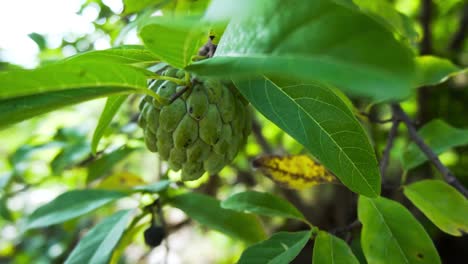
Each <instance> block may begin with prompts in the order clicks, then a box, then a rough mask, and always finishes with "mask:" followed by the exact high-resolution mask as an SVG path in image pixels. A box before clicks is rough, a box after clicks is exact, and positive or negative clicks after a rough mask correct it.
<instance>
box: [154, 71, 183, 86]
mask: <svg viewBox="0 0 468 264" xmlns="http://www.w3.org/2000/svg"><path fill="white" fill-rule="evenodd" d="M149 77H150V78H151V79H155V80H165V81H170V82H173V83H176V84H177V85H180V86H186V85H187V81H186V80H181V79H177V78H174V77H169V76H163V75H159V74H156V73H153V74H151V75H150V76H149Z"/></svg>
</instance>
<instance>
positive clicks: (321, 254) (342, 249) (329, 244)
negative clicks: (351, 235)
mask: <svg viewBox="0 0 468 264" xmlns="http://www.w3.org/2000/svg"><path fill="white" fill-rule="evenodd" d="M312 263H314V264H321V263H329V264H359V261H358V260H357V259H356V257H355V256H354V254H353V252H352V251H351V249H350V248H349V246H348V245H347V244H346V242H344V241H343V240H341V239H339V238H337V237H335V236H333V235H331V234H329V233H327V232H324V231H320V232H319V233H318V236H317V237H316V238H315V244H314V256H313V258H312Z"/></svg>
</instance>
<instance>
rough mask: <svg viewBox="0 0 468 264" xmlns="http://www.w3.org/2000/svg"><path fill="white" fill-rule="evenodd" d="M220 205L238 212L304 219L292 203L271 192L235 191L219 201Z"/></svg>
mask: <svg viewBox="0 0 468 264" xmlns="http://www.w3.org/2000/svg"><path fill="white" fill-rule="evenodd" d="M221 207H223V208H225V209H230V210H234V211H239V212H247V213H254V214H259V215H266V216H279V217H288V218H295V219H299V220H305V218H304V215H302V213H301V212H300V211H299V210H297V208H296V207H294V205H292V204H291V203H289V202H288V201H287V200H284V199H283V198H280V197H278V196H275V195H273V194H271V193H261V192H255V191H246V192H241V193H236V194H234V195H232V196H231V197H229V198H227V199H226V200H224V201H223V202H221Z"/></svg>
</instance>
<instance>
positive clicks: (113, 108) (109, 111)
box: [91, 95, 128, 154]
mask: <svg viewBox="0 0 468 264" xmlns="http://www.w3.org/2000/svg"><path fill="white" fill-rule="evenodd" d="M127 97H128V95H118V96H110V97H109V98H107V101H106V105H105V106H104V110H102V113H101V116H100V117H99V121H98V124H97V126H96V129H95V130H94V134H93V141H92V143H91V149H92V151H93V154H96V152H97V148H98V145H99V141H100V140H101V138H102V136H103V135H104V132H105V131H106V129H107V127H109V124H110V123H111V122H112V119H113V118H114V116H115V115H116V114H117V111H119V108H120V106H121V105H122V104H123V102H124V101H125V100H126V99H127Z"/></svg>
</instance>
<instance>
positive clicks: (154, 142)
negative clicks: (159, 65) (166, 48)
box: [138, 68, 252, 181]
mask: <svg viewBox="0 0 468 264" xmlns="http://www.w3.org/2000/svg"><path fill="white" fill-rule="evenodd" d="M179 73H180V70H176V69H174V68H169V69H167V70H166V71H165V72H164V73H163V76H168V77H172V78H180V79H181V78H183V77H184V74H179ZM180 88H181V87H177V85H176V84H175V83H173V82H170V81H161V80H157V81H155V82H153V83H152V84H151V85H150V87H149V89H151V90H153V91H154V92H156V93H157V94H158V95H160V96H161V97H162V98H163V99H164V100H166V101H168V102H169V101H170V99H171V97H172V96H174V94H175V93H176V92H177V91H180ZM139 107H140V116H139V118H138V125H139V126H140V127H141V128H142V129H143V135H144V139H145V143H146V146H147V148H148V149H149V150H150V151H151V152H158V153H159V156H160V158H161V159H162V160H165V161H167V162H168V166H169V168H170V169H172V170H174V171H179V170H182V173H181V175H182V180H183V181H191V180H196V179H198V178H200V177H201V176H202V175H203V174H204V173H205V172H208V173H209V174H215V173H218V172H219V171H220V170H221V169H222V168H224V166H226V165H227V164H229V163H230V162H232V160H233V159H234V158H235V156H236V155H237V153H238V152H239V150H241V149H242V147H243V146H244V145H245V143H246V142H247V137H248V135H249V134H250V132H251V127H252V124H251V122H252V117H251V111H250V109H249V107H250V106H249V105H248V103H247V102H246V101H245V100H243V98H242V97H241V95H240V94H239V93H238V92H237V91H235V90H233V88H232V86H230V85H225V84H223V83H222V82H219V81H216V80H195V81H194V85H193V87H192V88H191V89H188V90H187V91H186V92H185V93H184V94H183V95H182V96H180V97H178V98H177V99H176V100H174V101H173V102H172V103H168V104H165V105H162V104H159V103H158V102H156V100H153V98H151V97H148V96H145V97H144V98H143V99H142V101H141V103H140V106H139Z"/></svg>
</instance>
